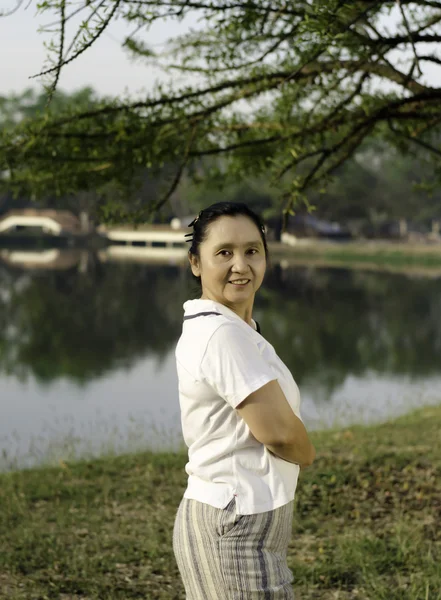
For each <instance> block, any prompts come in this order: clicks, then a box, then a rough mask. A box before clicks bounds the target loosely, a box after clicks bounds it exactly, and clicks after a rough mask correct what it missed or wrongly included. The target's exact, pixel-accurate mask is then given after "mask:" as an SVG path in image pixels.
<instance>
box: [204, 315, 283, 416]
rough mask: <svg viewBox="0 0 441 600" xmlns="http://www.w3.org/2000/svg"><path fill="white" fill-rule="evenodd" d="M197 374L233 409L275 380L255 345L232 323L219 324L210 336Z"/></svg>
mask: <svg viewBox="0 0 441 600" xmlns="http://www.w3.org/2000/svg"><path fill="white" fill-rule="evenodd" d="M201 373H202V376H203V378H204V379H205V380H206V382H207V383H208V384H209V385H210V386H211V387H213V389H214V390H215V391H216V393H217V394H218V395H219V396H221V397H222V398H224V400H226V401H227V402H228V404H230V405H231V406H232V407H233V408H236V406H238V405H239V404H240V403H241V402H242V400H245V398H247V397H248V396H249V395H250V394H252V393H253V392H255V391H256V390H258V389H259V388H261V387H262V386H263V385H265V384H266V383H268V382H269V381H273V380H275V379H277V377H276V376H275V374H274V372H273V370H272V369H271V367H270V365H268V364H267V362H266V361H265V360H264V359H263V357H262V355H261V354H260V352H259V348H258V346H257V344H256V343H255V342H253V340H252V339H251V338H250V337H249V336H248V335H247V334H246V333H245V332H244V331H242V329H241V328H240V327H238V326H237V325H235V324H234V323H225V324H222V325H221V326H220V327H219V328H218V329H216V331H215V332H214V333H213V335H212V336H211V338H210V340H209V342H208V345H207V349H206V351H205V354H204V356H203V358H202V361H201Z"/></svg>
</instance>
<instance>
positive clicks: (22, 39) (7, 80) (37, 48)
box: [0, 0, 441, 96]
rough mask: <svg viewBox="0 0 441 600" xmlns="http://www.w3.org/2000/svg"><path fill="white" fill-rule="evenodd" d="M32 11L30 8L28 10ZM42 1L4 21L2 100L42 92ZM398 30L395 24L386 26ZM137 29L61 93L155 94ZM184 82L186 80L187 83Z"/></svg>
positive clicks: (152, 39) (104, 43) (66, 79)
mask: <svg viewBox="0 0 441 600" xmlns="http://www.w3.org/2000/svg"><path fill="white" fill-rule="evenodd" d="M16 1H17V0H0V12H1V11H6V10H8V9H11V8H12V7H13V6H15V3H16ZM26 5H27V7H26ZM35 6H36V0H24V3H23V5H22V7H21V8H20V9H19V10H18V11H17V12H15V13H14V14H13V15H11V16H8V17H3V18H0V52H1V54H0V56H1V60H0V95H7V94H10V93H13V92H14V93H19V92H21V91H23V90H24V89H25V88H26V87H30V86H32V87H37V88H38V87H40V82H41V79H40V78H38V79H29V77H30V76H32V75H35V74H37V73H38V72H39V71H41V70H42V69H43V66H44V63H45V57H46V50H45V48H44V46H43V43H44V41H49V39H50V35H49V34H43V33H38V28H39V27H40V26H42V25H45V24H48V23H49V22H50V21H51V19H50V16H49V15H48V14H47V15H45V16H44V17H42V16H41V15H36V8H35ZM384 24H387V25H388V26H390V25H393V22H392V19H391V20H388V22H387V23H386V22H385V23H384ZM190 26H191V27H197V22H196V20H195V18H189V19H187V20H185V21H184V22H183V23H181V24H178V23H176V22H173V21H170V22H168V23H161V24H160V25H157V26H156V27H155V29H153V30H152V31H151V33H149V35H148V38H144V41H145V42H147V43H148V45H150V46H153V47H154V49H156V50H160V49H161V47H162V46H163V44H164V42H165V41H166V40H167V39H168V38H170V37H173V36H175V35H178V34H179V33H183V32H185V31H186V30H187V29H188V28H189V27H190ZM131 32H132V29H131V28H129V27H127V25H126V24H125V23H124V22H122V21H117V22H114V23H113V24H112V25H111V26H110V28H109V29H108V30H107V31H106V32H105V33H104V34H103V35H102V36H101V38H100V39H99V40H98V41H97V42H96V43H95V44H94V45H93V46H92V48H90V49H89V50H87V51H86V52H85V53H84V55H83V56H81V57H79V58H78V59H76V60H74V61H73V62H72V64H70V65H67V66H66V67H65V68H64V69H63V70H62V72H61V77H60V81H59V88H61V89H64V90H66V91H72V90H74V89H78V88H81V87H84V86H91V87H93V88H94V89H95V90H96V91H97V92H98V94H100V95H101V94H110V95H117V94H123V93H124V92H125V91H127V92H129V93H130V94H131V95H132V96H136V95H139V94H141V93H142V92H146V91H149V90H150V89H151V88H152V86H153V83H154V82H155V80H156V79H158V78H159V79H162V80H164V75H163V74H162V72H161V71H159V70H155V69H153V68H152V67H148V66H145V65H143V64H140V63H133V62H131V61H130V60H129V58H128V55H127V53H126V52H125V51H124V50H123V49H122V48H121V43H122V41H123V40H124V39H125V37H126V35H127V34H128V33H131ZM424 73H425V80H426V82H427V83H428V84H429V85H432V86H434V87H437V86H439V85H440V84H441V69H440V68H439V67H436V66H433V65H432V66H428V65H427V63H425V64H424ZM181 81H182V79H181Z"/></svg>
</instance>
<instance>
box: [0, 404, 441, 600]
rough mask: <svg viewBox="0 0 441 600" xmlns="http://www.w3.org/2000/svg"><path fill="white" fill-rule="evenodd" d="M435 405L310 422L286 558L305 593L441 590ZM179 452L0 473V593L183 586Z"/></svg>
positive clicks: (110, 595) (403, 596)
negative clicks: (353, 420) (326, 424)
mask: <svg viewBox="0 0 441 600" xmlns="http://www.w3.org/2000/svg"><path fill="white" fill-rule="evenodd" d="M440 422H441V409H440V408H435V409H434V408H431V409H424V410H422V411H419V412H418V413H416V414H415V415H412V416H408V417H404V418H401V419H399V420H397V421H395V422H393V423H388V424H385V425H382V426H377V427H372V428H362V427H356V428H352V429H351V430H348V431H339V432H323V433H314V434H313V436H312V437H313V439H314V442H315V444H316V447H317V449H318V458H317V460H316V462H315V464H314V465H313V467H311V468H310V469H308V470H307V471H305V472H304V473H302V474H301V481H300V484H299V487H298V494H297V500H296V512H295V520H294V524H293V536H292V541H291V544H290V548H289V554H288V563H289V565H290V567H291V568H292V570H293V573H294V577H295V582H294V586H295V590H296V592H297V595H298V597H299V598H301V599H302V600H305V599H308V600H309V599H313V598H314V599H329V600H331V599H334V598H341V599H343V598H344V599H352V598H356V599H358V598H359V599H369V600H376V599H384V600H386V599H387V600H398V599H399V600H419V599H421V600H437V599H441V591H440V581H441V567H440V565H441V533H440V528H439V521H440V512H441V484H440V477H439V474H440V463H441V453H440V446H439V426H440ZM186 460H187V457H186V455H185V454H172V453H161V454H152V453H144V454H136V455H130V456H121V457H109V458H102V459H100V460H94V461H91V462H82V463H76V464H65V463H63V462H60V465H59V467H58V468H50V469H49V468H46V469H35V470H29V471H21V472H16V473H8V474H3V475H1V476H0V597H1V598H8V599H12V600H14V599H17V600H18V599H20V600H21V599H26V600H30V599H37V598H38V599H45V598H46V599H52V598H53V599H61V600H80V599H82V600H85V599H100V600H110V599H112V600H119V599H121V600H122V599H125V600H126V599H130V598H133V599H135V598H136V599H139V600H141V599H143V600H145V599H148V600H150V599H151V600H156V599H159V600H162V599H164V600H165V599H184V598H185V594H184V590H183V588H182V584H181V581H180V577H179V573H178V571H177V567H176V563H175V559H174V556H173V550H172V530H173V523H174V517H175V514H176V510H177V508H178V505H179V502H180V500H181V498H182V494H183V492H184V489H185V484H186V474H185V471H184V465H185V463H186Z"/></svg>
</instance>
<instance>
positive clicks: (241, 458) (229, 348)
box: [176, 299, 300, 515]
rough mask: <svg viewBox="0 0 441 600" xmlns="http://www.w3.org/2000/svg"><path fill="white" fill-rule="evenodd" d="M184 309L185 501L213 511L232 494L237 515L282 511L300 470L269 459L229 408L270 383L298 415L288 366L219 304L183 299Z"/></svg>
mask: <svg viewBox="0 0 441 600" xmlns="http://www.w3.org/2000/svg"><path fill="white" fill-rule="evenodd" d="M184 311H185V312H184V324H183V328H182V335H181V337H180V339H179V341H178V344H177V347H176V365H177V372H178V380H179V403H180V408H181V423H182V432H183V436H184V441H185V443H186V445H187V446H188V462H187V464H186V466H185V471H186V472H187V474H188V483H187V489H186V490H185V493H184V497H185V498H193V499H194V500H199V501H200V502H205V503H206V504H210V505H211V506H214V507H216V508H225V507H226V506H227V505H228V503H229V502H230V500H231V499H232V498H233V497H235V499H236V509H237V513H238V514H240V515H248V514H254V513H260V512H266V511H269V510H273V509H275V508H278V507H280V506H283V505H284V504H286V503H288V502H290V501H291V500H293V498H294V495H295V490H296V486H297V479H298V476H299V471H300V468H299V466H298V465H295V464H293V463H290V462H287V461H285V460H283V459H282V458H279V457H278V456H275V455H274V454H271V452H269V450H268V449H267V448H266V446H264V445H263V444H262V443H260V442H258V441H257V440H256V438H255V437H254V436H253V434H252V433H251V431H250V428H249V427H248V425H247V424H246V423H245V421H244V420H243V419H242V417H240V415H239V413H238V412H237V410H235V408H236V407H237V406H238V405H239V404H240V402H242V400H244V399H245V398H247V396H249V395H250V394H251V393H252V392H254V391H256V390H258V389H259V388H261V387H262V386H263V385H265V384H266V383H268V382H269V381H272V380H275V379H277V381H278V382H279V384H280V387H281V388H282V390H283V392H284V394H285V396H286V399H287V400H288V402H289V404H290V406H291V408H292V410H293V411H294V413H295V414H296V415H297V416H298V417H299V418H300V393H299V389H298V387H297V385H296V383H295V381H294V379H293V377H292V375H291V373H290V371H289V369H288V368H287V367H286V366H285V364H284V363H283V362H282V360H281V359H280V358H279V357H278V356H277V354H276V352H275V350H274V348H273V346H272V345H271V344H270V343H269V342H267V341H266V340H265V338H264V337H263V336H262V335H261V334H260V333H258V332H257V331H256V330H255V329H253V328H252V327H250V325H248V324H247V323H246V322H245V321H244V320H243V319H241V318H240V317H239V316H238V315H236V313H235V312H233V311H232V310H230V309H229V308H227V307H226V306H224V305H223V304H220V303H219V302H214V301H212V300H201V299H198V300H189V301H187V302H185V304H184ZM201 313H202V314H201ZM203 313H210V314H203ZM211 313H215V314H211Z"/></svg>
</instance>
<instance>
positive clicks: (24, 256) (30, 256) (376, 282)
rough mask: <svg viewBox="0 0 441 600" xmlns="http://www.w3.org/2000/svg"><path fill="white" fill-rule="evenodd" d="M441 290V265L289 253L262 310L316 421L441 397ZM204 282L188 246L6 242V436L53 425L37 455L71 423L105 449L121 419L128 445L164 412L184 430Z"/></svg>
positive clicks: (166, 421) (169, 426)
mask: <svg viewBox="0 0 441 600" xmlns="http://www.w3.org/2000/svg"><path fill="white" fill-rule="evenodd" d="M135 260H136V262H135ZM159 260H162V261H165V263H164V262H163V264H158V261H159ZM440 292H441V278H426V277H408V276H405V275H402V274H399V275H392V274H389V273H381V272H369V271H355V270H353V271H350V270H345V269H335V268H333V269H330V268H311V267H295V268H282V266H281V265H280V264H279V265H277V264H275V265H273V267H272V268H271V269H270V271H269V272H268V273H267V276H266V279H265V283H264V286H263V288H262V290H261V292H260V293H259V295H258V298H257V299H256V307H255V317H256V318H257V320H258V321H259V322H260V324H261V327H262V332H263V334H264V335H265V337H266V338H267V339H268V340H269V341H270V342H271V343H272V344H273V345H274V347H275V348H276V350H277V352H278V353H279V355H280V356H281V357H282V359H283V360H284V361H285V362H286V363H287V365H288V366H289V367H290V369H291V370H292V372H293V374H294V377H295V379H296V380H297V382H298V383H299V385H300V387H301V391H302V396H303V398H304V407H305V417H306V420H307V421H308V420H309V422H310V423H311V424H316V425H317V426H318V425H320V426H330V425H332V424H334V423H335V421H336V420H338V419H337V417H338V416H339V414H340V413H344V415H343V417H344V418H343V421H344V420H345V419H346V421H347V422H354V421H355V422H357V421H358V422H364V421H369V420H370V421H373V420H375V419H379V418H381V417H383V418H384V416H385V415H386V416H390V415H391V414H394V413H399V412H403V411H405V410H406V407H407V408H409V407H410V406H414V405H415V401H416V400H418V399H419V400H418V402H419V403H421V404H424V403H428V402H439V401H441V361H440V359H439V356H440V351H441V321H440V320H439V317H438V315H439V313H440V309H441V306H440V298H441V294H440ZM196 295H197V294H196V288H195V286H194V283H193V281H192V279H191V276H190V273H189V270H188V269H187V267H186V263H185V255H183V256H181V255H179V256H178V255H173V256H171V255H168V257H167V258H164V257H162V258H161V257H159V256H152V255H148V254H146V253H145V251H144V253H143V255H142V256H141V255H140V254H139V253H138V255H137V256H136V257H131V259H128V257H125V259H124V257H122V256H121V254H118V253H113V255H112V253H110V252H108V253H101V255H100V254H97V255H93V254H89V253H84V252H83V253H82V252H79V251H64V252H63V251H60V250H55V251H49V250H46V251H42V252H40V253H38V252H33V253H26V252H22V253H19V252H11V251H1V253H0V412H1V419H0V449H1V448H2V447H3V448H5V447H6V448H7V451H8V452H9V455H10V453H11V448H12V447H13V446H14V444H15V446H14V450H13V453H15V454H16V455H17V456H19V457H20V456H21V457H24V456H25V454H26V453H27V452H28V451H29V445H30V440H32V439H34V440H35V439H36V438H39V436H40V438H41V447H40V450H34V452H35V453H36V454H37V455H39V454H40V452H43V454H44V451H43V450H41V448H43V447H45V448H46V450H47V449H48V448H49V447H52V448H53V449H54V453H55V454H57V453H58V454H59V455H64V454H63V452H65V450H63V448H62V446H63V444H65V443H66V439H68V438H69V436H71V439H72V440H75V439H79V440H80V446H81V444H83V446H84V447H85V445H86V443H87V445H88V447H89V449H90V450H91V451H92V452H97V451H98V449H99V448H98V447H99V444H101V445H103V444H105V443H108V442H109V438H110V437H111V436H110V433H109V431H110V429H112V427H113V426H111V425H110V423H111V422H114V423H115V424H116V425H117V427H116V429H117V430H118V428H119V433H118V435H119V438H118V440H119V441H118V440H116V441H115V440H114V442H112V443H113V447H114V449H115V450H118V451H119V449H121V450H123V449H124V448H128V447H130V440H131V442H132V443H133V440H134V439H136V440H138V442H139V444H140V446H143V445H145V444H146V441H151V439H152V433H151V432H152V426H154V427H156V428H157V429H158V430H159V431H161V433H160V434H159V435H158V436H157V440H156V442H158V440H162V441H163V442H164V439H165V437H167V435H166V433H165V432H166V431H168V432H169V433H170V436H171V437H173V438H174V439H176V440H177V439H178V438H179V414H178V402H177V393H176V386H177V381H176V373H175V370H174V347H175V344H176V340H177V338H178V337H179V334H180V331H181V324H182V304H183V302H184V301H185V300H186V299H187V298H189V297H196ZM407 396H409V402H407V400H406V397H407ZM406 402H407V404H406ZM340 416H342V415H340ZM112 419H113V421H112ZM131 422H132V425H133V424H134V426H135V429H133V428H132V430H131V429H130V423H131ZM54 423H56V425H55V424H54ZM103 423H104V425H103ZM113 429H115V428H113ZM135 430H136V431H135ZM14 432H16V435H15V434H14ZM14 435H15V438H17V439H18V438H19V439H20V441H17V439H16V442H14V443H13V439H12V438H13V437H14ZM115 435H116V434H115ZM118 435H117V437H118ZM164 436H165V437H164ZM170 436H169V438H168V442H170V440H171V437H170ZM2 438H3V442H2V441H1V440H2ZM129 438H130V439H129ZM69 439H70V438H69ZM138 442H137V443H138ZM156 442H155V443H156ZM171 445H172V444H171V442H170V443H168V446H171ZM47 455H48V451H46V456H47ZM31 462H32V460H31ZM18 463H19V464H25V461H24V458H23V460H21V462H20V460H19V461H18ZM26 464H27V463H26ZM0 467H1V465H0Z"/></svg>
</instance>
